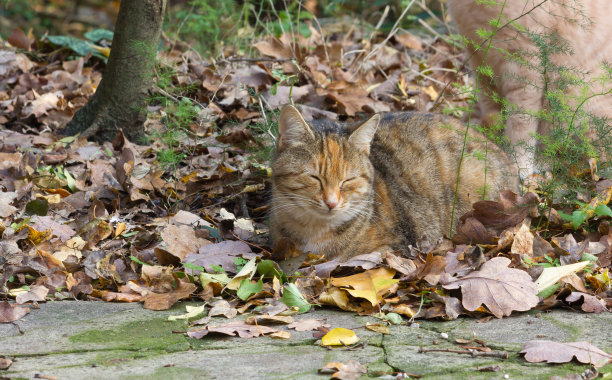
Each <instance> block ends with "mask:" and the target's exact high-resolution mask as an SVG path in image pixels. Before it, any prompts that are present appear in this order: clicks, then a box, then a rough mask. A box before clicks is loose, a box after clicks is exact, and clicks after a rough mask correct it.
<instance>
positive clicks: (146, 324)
mask: <svg viewBox="0 0 612 380" xmlns="http://www.w3.org/2000/svg"><path fill="white" fill-rule="evenodd" d="M185 327H186V326H185V323H184V322H183V321H175V322H169V321H167V320H165V319H164V318H155V319H149V320H143V321H136V322H127V323H124V324H122V325H119V326H117V327H113V328H109V329H104V330H89V331H84V332H82V333H79V334H76V335H72V336H70V337H69V340H70V341H71V342H74V343H94V344H95V343H104V347H105V348H106V349H109V350H128V351H147V350H151V351H163V352H176V351H185V350H188V349H189V347H190V346H189V343H187V340H186V338H185V337H184V336H183V335H182V334H174V333H172V331H173V330H184V329H185Z"/></svg>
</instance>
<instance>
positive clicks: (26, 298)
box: [15, 285, 49, 304]
mask: <svg viewBox="0 0 612 380" xmlns="http://www.w3.org/2000/svg"><path fill="white" fill-rule="evenodd" d="M47 293H49V289H47V287H45V286H42V285H32V286H30V291H28V292H26V293H20V294H18V295H17V297H15V303H18V304H22V303H26V302H31V301H34V302H44V301H46V297H47Z"/></svg>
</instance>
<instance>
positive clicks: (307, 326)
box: [287, 318, 329, 331]
mask: <svg viewBox="0 0 612 380" xmlns="http://www.w3.org/2000/svg"><path fill="white" fill-rule="evenodd" d="M287 327H288V328H290V329H295V331H313V330H316V329H318V328H319V327H328V328H329V324H327V323H324V322H323V320H322V319H316V318H308V319H302V320H299V321H295V322H293V323H290V324H289V325H288V326H287Z"/></svg>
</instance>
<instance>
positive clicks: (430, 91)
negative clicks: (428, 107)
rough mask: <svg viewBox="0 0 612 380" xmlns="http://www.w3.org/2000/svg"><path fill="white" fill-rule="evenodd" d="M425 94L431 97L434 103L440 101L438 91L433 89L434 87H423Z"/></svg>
mask: <svg viewBox="0 0 612 380" xmlns="http://www.w3.org/2000/svg"><path fill="white" fill-rule="evenodd" d="M423 92H424V93H426V94H427V95H429V99H431V100H432V101H435V100H436V99H438V96H439V95H438V91H436V89H435V88H433V86H427V87H423Z"/></svg>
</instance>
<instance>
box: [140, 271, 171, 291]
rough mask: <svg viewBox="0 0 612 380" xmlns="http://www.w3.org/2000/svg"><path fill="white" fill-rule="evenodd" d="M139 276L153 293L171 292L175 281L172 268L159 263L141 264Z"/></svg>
mask: <svg viewBox="0 0 612 380" xmlns="http://www.w3.org/2000/svg"><path fill="white" fill-rule="evenodd" d="M140 277H141V278H142V280H143V281H144V282H145V284H146V286H147V287H148V288H150V290H151V291H153V292H154V293H167V292H171V291H172V289H173V288H174V285H175V283H176V277H175V276H174V273H172V268H170V267H164V266H161V265H143V267H142V270H141V276H140Z"/></svg>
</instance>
